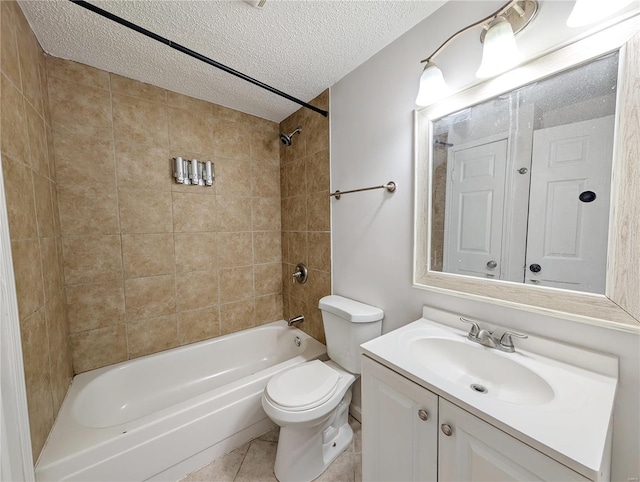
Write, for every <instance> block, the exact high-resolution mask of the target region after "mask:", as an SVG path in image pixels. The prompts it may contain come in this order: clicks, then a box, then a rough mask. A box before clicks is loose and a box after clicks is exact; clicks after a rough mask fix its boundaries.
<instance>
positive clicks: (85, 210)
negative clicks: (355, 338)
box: [1, 1, 331, 463]
mask: <svg viewBox="0 0 640 482" xmlns="http://www.w3.org/2000/svg"><path fill="white" fill-rule="evenodd" d="M1 8H2V11H1V15H2V32H1V35H2V38H1V41H2V66H1V70H2V94H1V95H2V99H1V108H2V170H3V175H4V183H5V189H6V201H7V207H8V215H9V229H10V238H11V246H12V255H13V263H14V272H15V278H16V287H17V295H18V296H17V297H18V307H19V317H20V330H21V338H22V350H23V360H24V367H25V382H26V388H27V401H28V408H29V422H30V432H31V445H32V451H33V458H34V463H35V461H36V460H37V458H38V456H39V454H40V452H41V450H42V447H43V446H44V443H45V441H46V438H47V436H48V434H49V431H50V429H51V427H52V425H53V422H54V420H55V418H56V415H57V413H58V411H59V410H60V406H61V405H62V401H63V399H64V396H65V394H66V392H67V389H68V387H69V384H70V382H71V379H72V377H73V376H74V375H75V374H79V373H83V372H86V371H89V370H92V369H96V368H100V367H105V366H108V365H111V364H114V363H118V362H122V361H125V360H129V359H133V358H137V357H140V356H144V355H148V354H152V353H157V352H160V351H164V350H167V349H171V348H174V347H178V346H182V345H187V344H190V343H194V342H198V341H201V340H206V339H210V338H215V337H218V336H221V335H225V334H229V333H234V332H237V331H240V330H245V329H248V328H252V327H255V326H258V325H262V324H266V323H270V322H273V321H275V320H280V319H282V318H288V317H292V316H294V315H297V314H301V313H304V315H305V318H306V321H305V322H304V323H303V324H302V325H299V327H300V328H301V329H302V330H304V331H306V332H307V333H309V334H310V335H311V336H312V337H314V338H316V339H318V340H320V341H322V342H324V333H323V329H322V321H321V316H320V311H319V310H318V309H317V301H318V299H319V298H320V297H322V296H324V295H327V294H330V292H331V274H330V270H331V261H330V256H331V252H330V218H329V216H330V204H329V124H328V119H327V118H325V117H323V116H322V115H319V114H317V113H316V112H313V111H308V110H306V109H300V110H298V111H297V112H295V113H294V114H292V115H291V116H290V117H288V118H286V119H284V120H283V121H282V122H281V123H279V124H278V123H276V122H272V121H269V120H265V119H262V118H259V117H255V116H252V115H249V114H245V113H243V112H239V111H235V110H232V109H229V108H226V107H223V106H221V105H216V104H211V103H208V102H205V101H202V100H199V99H195V98H191V97H187V96H185V95H181V94H178V93H175V92H171V91H167V90H164V89H161V88H158V87H155V86H153V85H150V84H145V83H142V82H138V81H135V80H132V79H129V78H125V77H121V76H119V75H116V74H113V73H110V72H106V71H103V70H99V69H96V68H93V67H90V66H88V65H84V64H79V63H75V62H71V61H68V60H63V59H59V58H55V57H50V56H47V55H45V54H44V53H43V51H42V49H41V48H40V46H39V44H38V41H37V39H36V37H35V36H34V34H33V32H32V31H31V29H30V27H29V24H28V23H27V21H26V19H25V18H24V16H23V14H22V11H21V9H20V7H19V6H18V5H17V3H15V2H13V1H7V2H1ZM312 103H313V104H314V105H317V106H320V107H321V108H323V109H328V103H329V94H328V91H325V92H324V93H322V94H321V95H319V96H318V97H317V98H316V99H314V100H313V101H312ZM281 133H284V135H286V136H287V138H288V142H287V143H286V144H287V145H285V143H282V142H281V141H280V140H279V137H280V134H281ZM176 157H183V158H184V159H198V160H201V161H203V162H206V161H211V163H212V165H213V166H214V171H215V181H214V182H213V186H211V187H199V186H192V185H184V184H177V183H176V182H175V180H174V179H173V165H174V164H173V163H172V158H176ZM300 262H302V263H304V264H305V265H306V266H307V267H308V268H309V281H308V283H306V284H305V285H298V284H295V285H294V284H293V283H292V278H291V276H292V273H293V272H294V268H295V265H296V264H298V263H300Z"/></svg>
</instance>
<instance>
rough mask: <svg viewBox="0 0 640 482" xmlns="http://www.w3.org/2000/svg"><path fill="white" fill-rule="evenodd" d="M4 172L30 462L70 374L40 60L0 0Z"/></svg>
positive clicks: (11, 7)
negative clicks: (18, 319)
mask: <svg viewBox="0 0 640 482" xmlns="http://www.w3.org/2000/svg"><path fill="white" fill-rule="evenodd" d="M0 17H1V19H0V21H1V28H0V47H1V55H0V57H1V59H0V70H1V71H2V74H1V77H2V79H1V87H0V92H1V94H0V96H1V99H2V100H1V102H0V109H1V111H2V114H1V117H2V134H1V138H2V142H1V145H2V171H3V176H4V185H5V191H6V202H7V210H8V215H9V231H10V237H11V247H12V257H13V265H14V271H15V279H16V288H17V295H18V311H19V316H20V331H21V336H22V353H23V358H24V370H25V381H26V387H27V403H28V409H29V423H30V430H31V445H32V450H33V457H34V461H35V460H36V459H37V458H38V456H39V454H40V451H41V450H42V446H43V445H44V442H45V440H46V438H47V435H48V434H49V430H50V429H51V427H52V425H53V421H54V419H55V416H56V414H57V413H58V410H59V408H60V405H61V404H62V400H63V399H64V396H65V394H66V391H67V388H68V386H69V383H70V382H71V377H72V375H73V371H72V366H71V353H70V348H69V344H68V327H67V320H66V312H65V302H64V290H63V278H62V243H61V237H60V220H59V219H58V200H57V193H56V175H55V169H54V164H53V154H52V135H51V122H50V116H49V99H48V96H47V88H46V84H47V79H46V69H45V57H44V54H43V52H42V49H41V48H40V46H39V44H38V41H37V40H36V38H35V36H34V35H33V32H32V31H31V29H30V28H29V25H28V23H27V21H26V20H25V18H24V16H23V14H22V11H21V10H20V8H19V7H18V4H17V3H15V2H11V1H2V2H0Z"/></svg>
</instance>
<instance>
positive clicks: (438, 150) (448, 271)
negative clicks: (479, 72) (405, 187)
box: [414, 17, 640, 331]
mask: <svg viewBox="0 0 640 482" xmlns="http://www.w3.org/2000/svg"><path fill="white" fill-rule="evenodd" d="M639 30H640V23H639V19H638V18H637V17H634V18H631V19H629V20H626V21H624V22H621V23H620V24H618V25H616V26H614V27H611V28H609V29H607V30H604V31H601V32H598V33H596V34H594V35H592V36H590V37H587V38H585V39H583V40H580V41H578V42H575V43H573V44H570V45H568V46H565V47H563V48H560V49H558V50H556V51H554V52H552V53H550V54H547V55H545V56H543V57H540V58H538V59H536V60H534V61H532V62H529V63H528V64H526V65H524V66H522V67H519V68H517V69H515V70H513V71H510V72H507V73H505V74H503V75H502V76H500V77H497V78H495V79H492V80H490V81H488V82H485V83H482V84H479V85H476V86H474V87H472V88H470V89H467V90H465V91H462V92H460V93H458V94H456V95H454V96H452V97H450V98H448V99H446V100H444V101H441V102H439V103H437V104H435V105H432V106H429V107H426V108H424V109H421V110H419V111H416V122H415V126H416V131H415V139H416V204H415V243H414V286H415V287H417V288H424V289H429V290H434V291H440V292H446V293H452V294H456V295H458V296H465V297H471V298H476V299H482V300H483V301H489V302H493V303H499V304H505V305H510V306H518V307H521V308H522V307H524V308H526V309H528V310H533V311H538V312H543V313H547V314H553V315H555V316H563V317H568V318H572V319H579V320H582V321H587V322H591V323H595V324H607V325H611V326H615V327H617V328H620V329H630V330H634V331H635V330H637V329H640V295H639V294H638V289H637V287H638V285H639V283H640V208H638V207H637V206H638V204H640V194H639V193H638V191H639V190H640V169H638V168H637V165H638V162H640V159H638V157H637V156H638V152H640V147H639V146H640V139H639V136H640V128H639V126H638V124H637V119H638V115H639V110H638V104H639V103H640V99H639V95H640V94H639V92H638V90H639V89H638V85H639V79H640V72H639V70H640V60H639V58H638V52H639V51H640V40H639V35H638V34H637V32H638V31H639ZM634 164H635V166H636V167H634Z"/></svg>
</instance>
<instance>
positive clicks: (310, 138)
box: [280, 90, 331, 343]
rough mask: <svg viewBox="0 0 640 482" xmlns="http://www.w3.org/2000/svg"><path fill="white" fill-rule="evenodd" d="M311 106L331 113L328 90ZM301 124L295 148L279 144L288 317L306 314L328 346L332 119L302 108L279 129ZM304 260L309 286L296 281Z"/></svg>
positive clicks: (314, 332)
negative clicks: (325, 312)
mask: <svg viewBox="0 0 640 482" xmlns="http://www.w3.org/2000/svg"><path fill="white" fill-rule="evenodd" d="M311 104H313V105H315V106H317V107H320V108H321V109H325V110H329V91H328V90H326V91H325V92H323V93H322V94H320V95H319V96H318V97H317V98H316V99H314V100H313V101H311ZM299 126H300V127H302V132H301V133H300V134H298V135H296V136H295V137H294V138H293V142H292V145H291V146H284V145H282V144H281V145H280V170H281V179H282V182H281V189H282V257H283V263H282V278H283V280H282V282H283V293H284V314H285V317H286V318H291V317H292V316H296V315H299V314H304V315H305V322H304V323H302V324H301V325H300V328H301V329H302V330H304V331H306V332H307V333H309V334H310V335H311V336H313V337H314V338H316V339H318V340H320V341H321V342H323V343H324V342H325V337H324V329H323V326H322V315H321V313H320V310H319V309H318V300H319V299H320V298H322V297H323V296H325V295H328V294H331V213H330V200H329V187H330V186H329V119H328V118H326V117H323V116H322V115H321V114H318V113H317V112H314V111H312V110H309V109H305V108H302V109H300V110H298V111H296V112H295V113H294V114H292V115H291V116H289V117H287V118H286V119H285V120H283V121H282V122H281V123H280V130H281V132H284V133H287V134H289V133H291V132H293V130H295V129H296V128H297V127H299ZM300 262H302V263H304V264H305V265H306V266H307V268H308V269H309V280H308V282H307V283H306V284H304V285H301V284H298V283H293V282H292V275H293V272H294V270H295V266H296V264H298V263H300Z"/></svg>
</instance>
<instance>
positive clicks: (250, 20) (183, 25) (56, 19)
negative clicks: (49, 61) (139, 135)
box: [19, 0, 445, 122]
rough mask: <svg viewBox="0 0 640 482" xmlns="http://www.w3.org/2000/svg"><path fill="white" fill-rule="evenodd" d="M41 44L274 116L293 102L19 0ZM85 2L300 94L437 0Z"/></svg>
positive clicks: (94, 19)
mask: <svg viewBox="0 0 640 482" xmlns="http://www.w3.org/2000/svg"><path fill="white" fill-rule="evenodd" d="M19 3H20V6H21V7H22V10H23V11H24V13H25V15H26V17H27V19H28V20H29V23H30V24H31V27H32V28H33V30H34V32H35V34H36V36H37V37H38V40H39V41H40V43H41V45H42V47H43V49H44V50H45V51H46V52H47V53H49V54H51V55H53V56H56V57H62V58H65V59H70V60H75V61H77V62H81V63H84V64H88V65H91V66H94V67H98V68H101V69H104V70H107V71H109V72H114V73H117V74H120V75H123V76H126V77H130V78H133V79H137V80H141V81H143V82H148V83H151V84H154V85H157V86H159V87H163V88H165V89H169V90H172V91H175V92H180V93H183V94H187V95H190V96H193V97H197V98H200V99H204V100H208V101H210V102H214V103H216V104H220V105H224V106H227V107H231V108H233V109H237V110H240V111H243V112H248V113H250V114H254V115H257V116H259V117H263V118H266V119H270V120H273V121H276V122H279V121H281V120H282V119H284V118H286V117H287V116H288V115H290V114H291V113H293V112H295V111H296V110H297V109H298V108H299V107H300V106H299V105H297V104H295V103H293V102H291V101H289V100H286V99H283V98H281V97H278V96H276V95H275V94H272V93H270V92H267V91H264V90H262V89H260V88H258V87H256V86H253V85H251V84H249V83H247V82H244V81H242V80H240V79H238V78H236V77H233V76H232V75H229V74H227V73H225V72H223V71H220V70H218V69H215V68H213V67H211V66H209V65H206V64H204V63H202V62H199V61H197V60H195V59H192V58H190V57H188V56H186V55H185V54H182V53H180V52H177V51H176V50H173V49H171V48H169V47H168V46H166V45H163V44H161V43H158V42H156V41H153V40H151V39H149V38H147V37H145V36H143V35H141V34H139V33H137V32H134V31H132V30H130V29H127V28H126V27H123V26H120V25H118V24H115V23H114V22H111V21H109V20H107V19H105V18H102V17H100V16H98V15H97V14H95V13H93V12H89V11H87V10H85V9H83V8H81V7H79V6H77V5H74V4H72V3H71V2H69V1H66V0H38V1H25V0H20V2H19ZM91 3H93V4H94V5H96V6H98V7H100V8H102V9H104V10H107V11H109V12H111V13H114V14H115V15H118V16H120V17H123V18H125V19H127V20H129V21H131V22H133V23H136V24H138V25H140V26H142V27H144V28H146V29H148V30H151V31H152V32H155V33H157V34H158V35H161V36H163V37H166V38H168V39H170V40H172V41H174V42H177V43H179V44H181V45H183V46H185V47H188V48H190V49H192V50H195V51H196V52H199V53H201V54H203V55H205V56H208V57H210V58H212V59H214V60H216V61H218V62H221V63H223V64H225V65H227V66H229V67H231V68H233V69H236V70H239V71H240V72H243V73H245V74H247V75H249V76H251V77H254V78H256V79H258V80H260V81H262V82H264V83H266V84H269V85H271V86H273V87H275V88H277V89H279V90H282V91H284V92H286V93H288V94H290V95H292V96H294V97H297V98H299V99H301V100H303V101H309V100H311V99H313V98H314V97H315V96H316V95H318V94H319V93H320V92H322V91H323V90H324V89H326V88H328V87H330V86H332V85H333V84H334V83H335V82H337V81H338V80H340V79H341V78H342V77H343V76H345V75H346V74H348V73H349V72H351V71H352V70H353V69H354V68H356V67H357V66H359V65H360V64H362V63H363V62H364V61H365V60H367V59H368V58H369V57H371V56H372V55H374V54H375V53H376V52H378V51H379V50H381V49H382V48H383V47H385V46H386V45H387V44H389V43H391V42H392V41H393V40H395V39H396V38H397V37H399V36H400V35H402V34H403V33H404V32H406V31H407V30H409V29H410V28H411V27H413V26H414V25H416V24H417V23H419V22H420V21H421V20H423V19H424V18H426V17H428V16H429V15H430V14H431V13H432V12H434V11H435V10H436V9H437V8H439V7H440V6H441V5H442V4H444V3H445V1H435V0H422V1H408V0H407V1H393V0H380V1H374V0H366V1H361V0H346V1H339V0H332V1H316V0H312V1H300V0H298V1H289V0H268V1H267V3H266V5H265V7H264V8H263V9H258V8H254V7H252V6H250V5H248V4H247V3H245V2H243V1H241V0H215V1H190V0H189V1H188V0H182V1H160V0H109V1H95V0H92V1H91Z"/></svg>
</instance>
